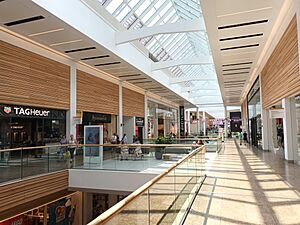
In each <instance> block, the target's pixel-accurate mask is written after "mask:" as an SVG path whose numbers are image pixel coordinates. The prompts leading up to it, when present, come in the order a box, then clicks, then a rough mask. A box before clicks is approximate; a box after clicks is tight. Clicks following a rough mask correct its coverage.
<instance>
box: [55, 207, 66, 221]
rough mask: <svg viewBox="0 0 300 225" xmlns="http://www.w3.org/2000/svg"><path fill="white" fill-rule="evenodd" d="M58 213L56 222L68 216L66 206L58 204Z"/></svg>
mask: <svg viewBox="0 0 300 225" xmlns="http://www.w3.org/2000/svg"><path fill="white" fill-rule="evenodd" d="M55 215H56V223H59V222H61V221H63V220H64V219H65V218H66V207H65V206H62V205H60V206H57V207H56V209H55Z"/></svg>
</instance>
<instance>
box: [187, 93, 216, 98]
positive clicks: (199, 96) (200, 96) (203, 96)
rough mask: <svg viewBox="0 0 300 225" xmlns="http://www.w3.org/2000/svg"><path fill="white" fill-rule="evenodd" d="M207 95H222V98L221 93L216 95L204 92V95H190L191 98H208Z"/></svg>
mask: <svg viewBox="0 0 300 225" xmlns="http://www.w3.org/2000/svg"><path fill="white" fill-rule="evenodd" d="M206 97H220V98H221V95H216V94H203V95H195V96H193V95H191V96H189V98H206Z"/></svg>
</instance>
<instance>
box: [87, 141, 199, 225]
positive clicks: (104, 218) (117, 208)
mask: <svg viewBox="0 0 300 225" xmlns="http://www.w3.org/2000/svg"><path fill="white" fill-rule="evenodd" d="M203 150H205V146H201V147H198V148H197V149H195V150H194V151H193V152H191V153H190V154H188V155H187V156H185V157H184V158H182V159H181V160H179V161H178V162H176V163H174V164H173V165H172V166H171V167H170V168H168V169H166V170H165V171H164V172H163V173H162V174H160V175H158V176H156V177H154V178H153V179H152V180H150V181H148V182H147V183H146V184H144V185H143V186H141V187H140V188H138V189H137V190H135V191H134V192H132V193H131V194H130V195H128V196H127V197H126V198H125V199H123V200H122V201H120V202H118V203H117V204H116V205H114V206H113V207H111V208H110V209H108V210H107V211H105V212H104V213H102V214H101V215H100V216H98V217H97V218H96V219H94V220H93V221H91V222H90V223H88V225H99V224H104V223H106V222H108V221H109V220H110V219H111V218H112V217H114V216H116V215H117V214H119V213H120V212H121V211H122V210H123V209H124V208H125V207H126V206H128V205H129V204H130V203H131V202H132V201H134V200H135V199H136V198H138V197H139V196H141V195H142V194H144V193H145V192H146V191H147V190H149V189H150V188H151V187H152V186H153V185H154V184H156V183H157V182H158V181H159V180H160V179H162V178H163V177H164V176H166V175H167V174H168V173H170V172H171V171H172V170H174V169H175V168H176V167H178V166H179V165H180V164H182V163H183V162H184V161H186V160H188V159H189V158H191V157H193V156H194V155H196V154H198V153H199V152H201V151H203Z"/></svg>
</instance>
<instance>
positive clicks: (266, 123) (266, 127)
mask: <svg viewBox="0 0 300 225" xmlns="http://www.w3.org/2000/svg"><path fill="white" fill-rule="evenodd" d="M261 120H262V148H263V150H270V149H271V140H270V137H271V135H270V133H272V129H271V127H272V124H271V123H272V121H271V119H270V115H269V110H267V109H262V113H261Z"/></svg>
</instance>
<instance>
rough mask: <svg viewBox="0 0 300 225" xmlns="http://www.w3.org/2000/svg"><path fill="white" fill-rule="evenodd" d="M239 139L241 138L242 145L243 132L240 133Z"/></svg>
mask: <svg viewBox="0 0 300 225" xmlns="http://www.w3.org/2000/svg"><path fill="white" fill-rule="evenodd" d="M239 138H240V145H242V143H243V132H242V131H241V132H240V135H239Z"/></svg>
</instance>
